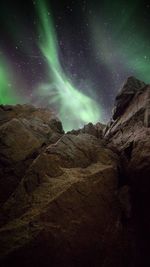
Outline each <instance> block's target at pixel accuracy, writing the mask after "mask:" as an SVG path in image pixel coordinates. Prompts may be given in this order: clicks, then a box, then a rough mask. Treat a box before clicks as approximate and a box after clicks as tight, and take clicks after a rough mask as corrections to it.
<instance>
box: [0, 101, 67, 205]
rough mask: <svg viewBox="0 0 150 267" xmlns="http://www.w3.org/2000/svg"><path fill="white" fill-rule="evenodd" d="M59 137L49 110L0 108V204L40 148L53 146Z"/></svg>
mask: <svg viewBox="0 0 150 267" xmlns="http://www.w3.org/2000/svg"><path fill="white" fill-rule="evenodd" d="M63 134H64V131H63V129H62V125H61V122H59V121H58V119H56V118H55V119H54V115H53V114H52V113H51V112H50V110H46V109H42V108H36V107H33V106H30V105H16V106H11V105H7V106H3V105H1V110H0V169H1V173H2V175H1V176H0V203H2V202H3V201H5V200H6V199H7V197H8V196H9V195H10V194H11V193H12V192H13V190H14V189H15V188H16V186H17V185H18V183H19V181H20V180H21V177H22V175H23V174H24V171H25V170H26V168H27V167H28V166H29V165H30V164H31V162H32V160H33V159H34V158H35V157H36V156H37V155H38V154H39V152H40V151H41V150H42V149H43V147H44V146H46V144H47V145H48V144H51V143H55V142H56V141H57V140H58V139H59V138H60V137H61V136H62V135H63Z"/></svg>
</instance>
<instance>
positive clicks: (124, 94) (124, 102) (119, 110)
mask: <svg viewBox="0 0 150 267" xmlns="http://www.w3.org/2000/svg"><path fill="white" fill-rule="evenodd" d="M145 85H146V84H145V83H144V82H141V81H139V80H137V79H136V78H135V77H132V76H131V77H129V78H128V79H127V81H126V82H125V83H124V85H123V87H122V89H121V91H120V92H119V94H118V95H117V97H116V102H115V107H114V110H113V119H114V120H116V119H117V118H118V117H120V116H121V115H122V114H123V112H124V110H125V109H126V107H127V106H128V105H129V103H130V101H131V100H132V98H133V97H134V95H135V94H136V93H137V92H139V90H140V89H142V88H143V87H144V86H145Z"/></svg>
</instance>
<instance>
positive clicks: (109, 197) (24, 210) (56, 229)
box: [0, 77, 150, 267]
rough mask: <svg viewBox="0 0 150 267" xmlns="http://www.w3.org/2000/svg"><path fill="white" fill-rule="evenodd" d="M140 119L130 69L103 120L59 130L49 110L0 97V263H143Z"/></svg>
mask: <svg viewBox="0 0 150 267" xmlns="http://www.w3.org/2000/svg"><path fill="white" fill-rule="evenodd" d="M18 110H20V111H19V112H18ZM149 121H150V86H149V85H145V84H144V83H143V82H140V81H138V80H136V79H135V78H133V77H130V78H129V79H128V80H127V82H126V83H125V85H124V87H123V89H122V90H121V92H120V93H119V95H118V96H117V99H116V108H115V112H114V116H113V120H111V121H110V123H109V124H108V125H107V126H106V127H105V126H104V125H102V124H100V123H98V124H96V125H93V124H92V123H89V124H88V125H86V126H84V127H83V129H79V130H73V131H71V132H68V133H66V134H64V132H63V129H62V125H61V123H60V122H59V121H58V120H57V119H55V118H54V117H53V116H52V117H51V115H50V111H49V110H46V109H44V110H43V109H37V108H35V107H32V106H27V105H23V106H21V105H17V106H15V107H12V106H2V105H1V106H0V125H1V126H0V136H1V143H0V146H1V150H0V165H1V168H0V182H1V185H2V186H3V187H1V186H0V190H2V191H3V192H4V196H5V197H4V196H3V205H2V206H1V209H0V225H1V227H0V244H1V246H0V264H1V266H2V267H7V266H16V267H17V266H23V267H27V266H28V267H30V266H39V267H40V266H52V267H56V266H62V267H63V266H65V267H70V266H71V267H76V266H87V267H88V266H89V267H91V266H95V267H99V266H102V267H133V266H134V267H143V266H150V259H149V245H150V230H149V229H150V215H149V203H150V194H149V192H150V179H149V177H150V157H149V155H150V128H149ZM16 129H18V130H17V132H16ZM10 130H11V131H10ZM19 133H20V135H19ZM24 135H26V136H25V137H27V136H28V138H26V139H27V140H26V141H25V139H24V138H23V136H24ZM21 136H22V138H20V137H21ZM16 137H17V138H16ZM29 137H30V138H29ZM17 139H18V143H17V142H16V140H17ZM32 139H33V140H32ZM31 140H32V142H31ZM15 142H16V143H15ZM23 142H24V143H23ZM30 142H31V144H30V145H29V143H30ZM22 144H23V145H22ZM23 147H24V151H23ZM24 165H25V167H24ZM12 170H13V175H12ZM15 180H16V182H15V186H13V187H12V181H13V183H14V181H15ZM4 184H5V186H4ZM1 188H5V190H4V189H1ZM0 193H1V195H2V192H0Z"/></svg>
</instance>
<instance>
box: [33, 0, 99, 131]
mask: <svg viewBox="0 0 150 267" xmlns="http://www.w3.org/2000/svg"><path fill="white" fill-rule="evenodd" d="M37 13H38V17H39V35H40V36H41V41H40V43H39V48H40V50H41V52H42V54H43V55H44V57H45V58H46V60H47V65H48V67H49V84H42V85H41V86H39V88H38V94H39V95H40V96H41V97H42V95H43V96H44V97H46V96H47V97H49V104H54V106H56V107H57V110H58V117H59V118H60V119H61V121H62V123H63V127H64V129H65V130H66V131H67V130H71V129H73V128H79V127H80V126H82V125H83V124H86V123H88V122H93V123H96V122H98V121H99V120H100V119H101V112H100V106H99V105H98V104H97V103H96V101H94V100H93V99H92V98H90V97H89V96H87V95H85V94H83V93H82V92H81V91H79V90H78V89H77V88H75V86H74V85H73V84H72V82H71V81H70V80H69V78H68V77H67V76H66V74H65V73H64V71H63V69H62V67H61V64H60V61H59V55H58V51H59V50H58V42H57V37H56V33H55V30H54V26H53V22H52V16H51V15H50V14H51V13H49V10H48V8H47V7H46V5H45V4H44V1H38V5H37ZM49 15H50V16H49Z"/></svg>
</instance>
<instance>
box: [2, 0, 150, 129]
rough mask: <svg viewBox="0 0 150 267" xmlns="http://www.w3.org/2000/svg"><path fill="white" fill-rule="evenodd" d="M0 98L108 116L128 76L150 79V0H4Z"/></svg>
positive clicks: (92, 117)
mask: <svg viewBox="0 0 150 267" xmlns="http://www.w3.org/2000/svg"><path fill="white" fill-rule="evenodd" d="M0 36H1V37H0V103H1V104H16V103H32V104H35V105H38V106H46V107H51V108H52V109H53V110H54V111H55V113H56V114H57V115H58V117H60V119H61V120H62V122H63V125H64V128H65V129H66V130H70V129H72V128H78V127H81V126H82V125H83V124H85V123H88V122H89V121H91V122H93V123H95V122H97V121H101V122H107V121H108V119H109V118H110V116H111V110H112V107H113V103H114V98H115V96H116V94H117V92H118V90H119V89H120V88H121V86H122V84H123V82H124V81H125V80H126V79H127V77H128V76H132V75H134V76H136V78H139V79H141V80H143V81H145V82H146V83H149V82H150V64H149V63H150V2H149V1H142V0H136V1H135V0H133V1H131V0H130V1H129V0H126V1H123V0H114V1H108V0H103V1H101V0H99V1H95V0H92V1H90V0H72V1H71V0H70V1H67V0H65V1H60V0H49V1H46V0H26V1H15V0H14V1H8V0H1V1H0Z"/></svg>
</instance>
